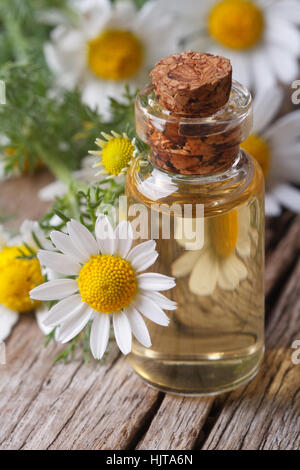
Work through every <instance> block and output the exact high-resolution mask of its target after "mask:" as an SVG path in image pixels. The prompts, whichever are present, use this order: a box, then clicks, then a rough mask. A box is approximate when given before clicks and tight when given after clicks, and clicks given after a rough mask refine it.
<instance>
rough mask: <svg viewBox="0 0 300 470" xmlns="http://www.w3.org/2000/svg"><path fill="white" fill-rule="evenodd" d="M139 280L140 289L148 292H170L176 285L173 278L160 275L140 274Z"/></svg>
mask: <svg viewBox="0 0 300 470" xmlns="http://www.w3.org/2000/svg"><path fill="white" fill-rule="evenodd" d="M137 279H138V284H139V287H140V288H141V289H146V290H158V291H161V290H168V289H172V287H174V286H175V284H176V283H175V280H174V278H173V277H169V276H165V275H164V274H158V273H143V274H139V275H138V276H137Z"/></svg>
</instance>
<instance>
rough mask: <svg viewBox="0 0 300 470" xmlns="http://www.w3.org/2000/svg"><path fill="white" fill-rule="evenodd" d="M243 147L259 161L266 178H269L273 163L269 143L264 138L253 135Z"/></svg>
mask: <svg viewBox="0 0 300 470" xmlns="http://www.w3.org/2000/svg"><path fill="white" fill-rule="evenodd" d="M241 147H243V149H245V150H246V151H247V152H249V153H250V155H252V157H254V158H255V159H256V160H257V161H258V163H259V164H260V166H261V168H262V171H263V174H264V177H265V178H267V176H268V173H269V169H270V163H271V152H270V148H269V146H268V144H267V142H266V141H265V140H264V139H263V138H262V137H259V136H258V135H256V134H251V135H250V136H249V137H248V139H246V140H245V142H243V143H242V145H241Z"/></svg>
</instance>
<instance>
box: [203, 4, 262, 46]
mask: <svg viewBox="0 0 300 470" xmlns="http://www.w3.org/2000/svg"><path fill="white" fill-rule="evenodd" d="M208 26H209V32H210V34H211V36H212V37H213V38H214V39H215V40H216V41H217V42H219V43H220V44H222V46H225V47H229V48H231V49H237V50H244V49H248V48H250V47H252V46H254V45H255V44H257V43H258V42H259V40H260V39H261V37H262V34H263V30H264V17H263V13H262V11H261V9H260V8H259V7H257V6H256V5H255V4H254V3H253V2H252V1H249V0H222V1H220V2H218V3H217V4H216V5H215V6H214V8H213V9H212V10H211V12H210V15H209V18H208Z"/></svg>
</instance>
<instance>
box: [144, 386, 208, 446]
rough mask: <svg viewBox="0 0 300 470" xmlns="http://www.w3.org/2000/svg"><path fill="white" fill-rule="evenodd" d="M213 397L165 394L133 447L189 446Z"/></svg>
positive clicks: (196, 434)
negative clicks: (139, 439)
mask: <svg viewBox="0 0 300 470" xmlns="http://www.w3.org/2000/svg"><path fill="white" fill-rule="evenodd" d="M213 401H214V397H207V398H188V397H176V396H173V395H166V396H165V398H164V400H163V402H162V405H161V406H160V408H159V409H158V411H157V413H156V415H155V416H154V418H153V421H152V423H151V426H150V428H149V429H148V432H147V433H146V435H145V436H144V437H143V439H142V440H141V441H140V443H139V445H138V446H137V449H139V450H145V449H155V450H165V449H168V450H184V449H186V450H187V449H192V448H193V447H194V445H195V443H196V440H197V439H198V435H199V430H201V428H202V426H203V424H204V423H205V420H206V418H207V416H208V414H209V411H210V409H211V406H212V404H213Z"/></svg>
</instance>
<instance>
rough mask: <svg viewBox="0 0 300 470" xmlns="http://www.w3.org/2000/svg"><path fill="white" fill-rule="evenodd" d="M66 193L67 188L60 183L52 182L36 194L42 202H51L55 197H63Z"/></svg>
mask: <svg viewBox="0 0 300 470" xmlns="http://www.w3.org/2000/svg"><path fill="white" fill-rule="evenodd" d="M67 192H68V187H67V186H66V184H65V183H63V182H62V181H54V182H53V183H50V184H46V186H44V187H43V188H42V189H40V190H39V192H38V197H39V199H40V200H41V201H43V202H52V201H54V199H55V198H57V197H63V196H65V194H66V193H67Z"/></svg>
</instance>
